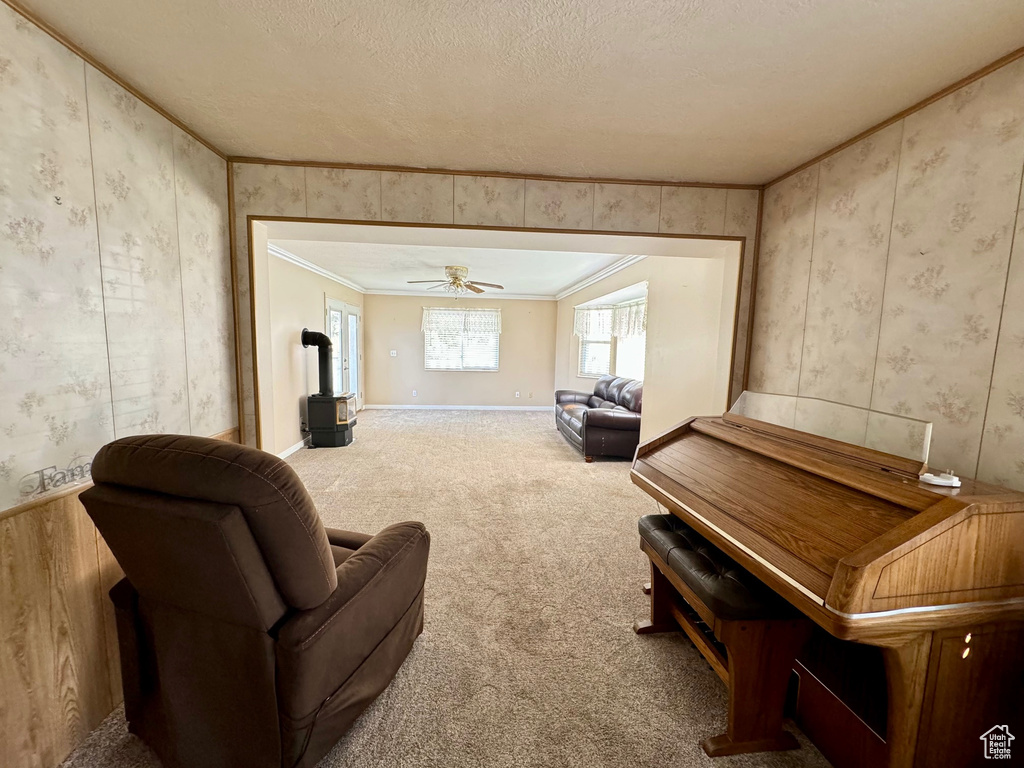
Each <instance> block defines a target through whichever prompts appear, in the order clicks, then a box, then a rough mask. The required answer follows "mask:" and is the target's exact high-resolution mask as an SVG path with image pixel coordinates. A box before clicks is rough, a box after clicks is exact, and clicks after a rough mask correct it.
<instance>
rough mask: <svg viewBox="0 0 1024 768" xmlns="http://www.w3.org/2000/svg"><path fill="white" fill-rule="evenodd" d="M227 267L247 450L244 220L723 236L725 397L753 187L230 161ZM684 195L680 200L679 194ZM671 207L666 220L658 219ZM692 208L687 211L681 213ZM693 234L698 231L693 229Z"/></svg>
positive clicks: (747, 282)
mask: <svg viewBox="0 0 1024 768" xmlns="http://www.w3.org/2000/svg"><path fill="white" fill-rule="evenodd" d="M231 173H232V178H233V182H234V202H235V220H234V227H235V254H234V255H235V262H236V265H237V271H238V297H239V313H240V318H241V323H240V325H239V329H238V336H239V344H240V347H241V360H242V363H241V367H242V372H243V373H242V393H241V396H242V402H243V419H242V424H243V436H244V439H245V440H246V441H247V442H248V443H249V444H250V445H255V434H256V430H255V419H256V417H255V400H254V396H253V368H252V332H251V317H252V308H251V304H250V299H249V251H248V233H247V231H246V217H247V216H250V215H253V216H260V215H263V216H296V217H305V216H309V217H311V218H328V219H347V220H353V221H379V220H383V221H401V222H413V223H415V222H430V223H439V224H451V223H454V224H456V225H469V226H485V227H487V226H492V227H525V228H531V229H578V230H581V231H592V230H603V231H616V232H626V233H636V234H645V233H658V232H666V233H669V232H670V233H672V234H690V235H701V234H704V235H711V234H714V235H722V234H725V235H728V236H732V237H744V238H746V240H747V246H746V254H747V256H748V258H747V260H746V262H745V270H744V274H743V275H742V276H741V294H740V301H739V304H740V309H739V311H740V314H739V318H740V323H739V325H738V327H737V329H736V336H737V347H736V348H737V349H738V350H739V354H738V355H737V358H736V365H735V367H734V376H733V391H734V393H735V396H738V395H739V393H740V392H741V391H742V389H743V385H742V382H743V377H744V375H745V370H746V363H747V361H746V359H745V354H746V343H747V341H746V340H747V336H748V328H747V318H748V316H749V307H750V286H751V283H752V279H753V260H752V254H753V251H754V240H755V237H756V235H757V211H758V204H759V201H760V192H759V190H757V189H728V190H726V189H713V188H704V187H694V188H691V187H680V186H678V185H657V184H629V183H627V182H622V183H619V182H600V183H592V182H569V181H555V180H546V179H529V178H518V177H511V176H480V175H462V174H445V173H428V172H416V171H402V172H397V171H396V172H393V171H374V170H367V169H345V168H322V167H315V166H310V167H300V166H290V165H275V164H272V163H271V164H257V163H233V164H232V171H231ZM680 189H682V190H683V193H682V194H680V193H679V190H680ZM665 200H669V205H670V206H671V215H670V216H669V217H668V218H667V219H666V217H665V216H664V215H663V211H664V210H665V207H664V206H665ZM688 206H690V207H688ZM698 230H699V231H698Z"/></svg>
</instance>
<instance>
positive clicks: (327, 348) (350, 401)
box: [302, 328, 356, 448]
mask: <svg viewBox="0 0 1024 768" xmlns="http://www.w3.org/2000/svg"><path fill="white" fill-rule="evenodd" d="M302 346H304V347H309V346H315V347H317V355H318V358H319V361H318V364H319V368H320V391H319V392H318V393H317V394H315V395H310V396H309V397H307V398H306V423H307V428H308V429H309V433H310V435H311V436H312V441H311V442H312V445H313V447H314V448H334V447H337V446H340V445H348V444H349V443H351V442H352V427H354V426H355V423H356V396H355V395H354V394H352V393H345V394H341V395H335V394H334V381H333V379H334V369H333V367H332V365H331V346H332V345H331V339H330V337H329V336H327V335H326V334H323V333H319V332H317V331H311V330H309V329H308V328H303V329H302Z"/></svg>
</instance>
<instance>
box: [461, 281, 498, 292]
mask: <svg viewBox="0 0 1024 768" xmlns="http://www.w3.org/2000/svg"><path fill="white" fill-rule="evenodd" d="M468 284H469V285H483V286H486V287H487V288H497V289H499V290H502V291H503V290H505V286H504V285H498V284H497V283H481V282H480V281H479V280H473V281H472V282H471V283H468Z"/></svg>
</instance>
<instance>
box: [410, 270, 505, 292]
mask: <svg viewBox="0 0 1024 768" xmlns="http://www.w3.org/2000/svg"><path fill="white" fill-rule="evenodd" d="M444 274H445V279H444V280H442V281H440V282H438V281H437V280H409V281H408V282H409V284H410V285H414V284H416V283H434V285H431V286H430V287H429V288H427V290H428V291H433V290H435V289H437V288H443V289H444V290H445V291H446V292H448V293H454V294H457V295H460V296H461V295H462V294H464V293H466V292H468V291H472V292H473V293H485V291H484V289H483V288H481V287H480V286H485V287H487V288H497V289H498V290H499V291H503V290H505V286H503V285H498V284H497V283H480V282H476V281H474V280H467V279H466V278H467V276H468V275H469V267H459V266H450V267H445V268H444Z"/></svg>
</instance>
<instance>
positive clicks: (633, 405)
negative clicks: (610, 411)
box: [587, 376, 644, 413]
mask: <svg viewBox="0 0 1024 768" xmlns="http://www.w3.org/2000/svg"><path fill="white" fill-rule="evenodd" d="M643 394H644V383H643V382H642V381H637V380H636V379H626V378H623V377H621V376H602V377H601V378H600V379H598V380H597V383H596V384H595V385H594V394H593V395H591V397H590V399H589V400H588V401H587V407H589V408H615V407H616V406H619V407H622V408H625V409H626V410H629V411H633V412H634V413H640V408H641V404H642V401H643Z"/></svg>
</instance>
